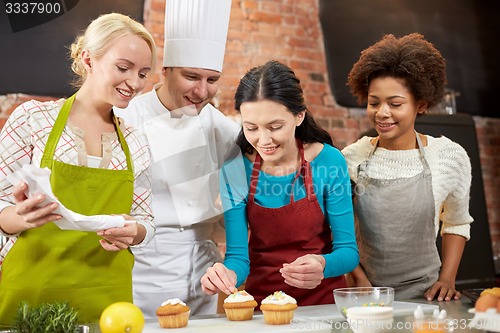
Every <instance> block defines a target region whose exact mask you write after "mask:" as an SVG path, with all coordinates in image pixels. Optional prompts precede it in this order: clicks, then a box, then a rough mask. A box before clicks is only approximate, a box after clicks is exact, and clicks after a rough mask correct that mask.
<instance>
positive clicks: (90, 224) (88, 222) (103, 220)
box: [7, 164, 134, 231]
mask: <svg viewBox="0 0 500 333" xmlns="http://www.w3.org/2000/svg"><path fill="white" fill-rule="evenodd" d="M7 180H8V181H9V182H10V183H11V184H12V185H14V186H15V185H17V184H19V183H20V182H25V183H26V184H27V185H28V189H27V190H26V192H25V195H26V197H28V198H32V197H34V196H37V195H39V194H45V200H44V201H43V202H42V203H41V204H40V206H44V205H47V204H49V203H52V202H56V203H58V204H59V207H58V208H57V209H56V210H55V211H54V213H55V214H60V215H61V216H62V217H63V218H62V219H60V220H58V221H54V223H55V224H56V225H57V226H58V227H59V228H61V229H63V230H80V231H99V230H105V229H109V228H116V227H123V226H124V225H125V218H124V217H123V216H121V215H92V216H86V215H82V214H78V213H75V212H73V211H71V210H69V209H68V208H66V207H64V205H63V204H62V203H61V202H59V200H58V199H57V198H56V196H55V195H54V193H52V187H51V186H50V170H49V169H48V168H39V167H36V166H34V165H32V164H24V165H23V167H22V168H21V169H19V170H17V171H16V172H15V173H13V174H10V175H7ZM127 222H134V221H127Z"/></svg>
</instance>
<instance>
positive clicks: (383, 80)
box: [366, 77, 427, 149]
mask: <svg viewBox="0 0 500 333" xmlns="http://www.w3.org/2000/svg"><path fill="white" fill-rule="evenodd" d="M426 107H427V103H424V102H417V101H416V100H415V97H414V96H413V94H412V92H411V91H410V90H409V89H408V88H407V86H406V85H405V81H404V79H400V78H394V77H380V78H375V79H373V80H372V81H371V82H370V85H369V87H368V105H367V107H366V110H367V113H368V118H369V119H370V120H371V121H372V123H373V125H374V127H375V129H376V130H377V133H378V134H379V144H380V146H381V147H384V148H388V149H407V148H403V147H401V145H400V143H414V142H415V118H416V117H417V114H419V113H423V112H425V109H426ZM398 145H399V148H398Z"/></svg>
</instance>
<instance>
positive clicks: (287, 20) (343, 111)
mask: <svg viewBox="0 0 500 333" xmlns="http://www.w3.org/2000/svg"><path fill="white" fill-rule="evenodd" d="M164 10H165V0H146V1H145V11H144V22H145V23H144V24H145V26H146V27H147V28H148V29H149V31H150V32H151V33H152V34H153V36H154V37H155V38H156V42H157V46H158V66H157V71H156V74H155V75H154V76H152V79H151V82H150V83H149V85H148V86H147V87H146V90H149V89H150V88H151V87H152V85H153V83H154V82H156V81H157V80H158V79H159V72H160V68H161V64H162V55H163V19H164ZM270 59H275V60H278V61H282V62H284V63H286V64H288V65H290V66H291V67H292V68H293V69H294V70H295V72H296V74H297V75H298V76H299V78H300V79H301V81H302V84H303V88H304V91H305V97H306V102H307V105H308V107H309V109H310V110H311V112H312V113H313V114H314V115H315V116H316V118H317V119H318V121H319V123H320V124H321V125H323V126H324V127H325V128H327V129H328V130H329V131H330V133H331V135H332V137H333V139H334V142H335V144H336V145H337V146H338V147H339V148H343V147H345V146H346V145H347V144H349V143H352V142H353V141H355V140H356V138H358V136H359V135H360V133H362V132H363V131H365V130H366V129H368V128H369V127H370V126H369V123H368V121H367V119H366V117H365V115H364V112H363V111H362V110H359V109H347V108H343V107H340V106H338V105H337V104H336V102H335V97H334V96H332V94H331V92H330V88H329V84H328V82H329V80H328V74H327V68H326V61H325V52H324V47H323V40H322V32H321V27H320V24H319V19H318V1H317V0H233V1H232V9H231V21H230V25H229V33H228V42H227V47H226V56H225V62H224V70H223V76H222V78H221V81H220V89H219V93H218V95H217V104H218V105H219V108H220V109H221V110H222V111H223V112H224V113H226V114H230V115H232V114H234V111H233V110H234V103H233V95H234V91H235V89H236V86H237V84H238V82H239V79H240V78H241V77H242V76H243V75H244V74H245V72H246V71H247V70H248V69H250V68H251V67H253V66H257V65H261V64H263V63H264V62H265V61H267V60H270ZM32 97H33V96H26V95H22V94H12V95H8V96H0V111H1V114H0V125H1V126H3V124H4V121H5V119H6V117H7V116H8V115H9V114H10V112H12V110H13V108H14V107H15V106H16V105H18V104H20V103H21V102H23V101H25V100H27V99H30V98H32ZM43 98H44V99H50V97H43ZM474 120H475V123H476V130H477V134H478V141H479V144H480V157H481V163H482V169H483V180H484V184H485V195H486V202H487V208H488V219H489V223H490V229H491V235H492V241H493V242H499V241H500V180H499V176H500V119H492V118H483V117H474Z"/></svg>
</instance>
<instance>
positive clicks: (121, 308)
mask: <svg viewBox="0 0 500 333" xmlns="http://www.w3.org/2000/svg"><path fill="white" fill-rule="evenodd" d="M99 328H100V329H101V333H141V332H142V329H143V328H144V315H143V314H142V311H141V309H139V308H138V307H137V306H136V305H134V304H132V303H130V302H116V303H113V304H111V305H109V306H108V307H107V308H106V309H104V311H103V312H102V313H101V318H100V319H99Z"/></svg>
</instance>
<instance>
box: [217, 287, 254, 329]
mask: <svg viewBox="0 0 500 333" xmlns="http://www.w3.org/2000/svg"><path fill="white" fill-rule="evenodd" d="M256 306H257V302H256V301H255V300H254V298H253V296H252V295H250V294H249V293H247V292H246V291H244V290H242V291H238V292H235V293H232V294H231V295H229V296H228V297H226V299H225V300H224V305H223V307H224V311H225V312H226V317H227V319H229V320H235V321H239V320H250V319H252V317H253V310H254V308H255V307H256Z"/></svg>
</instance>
